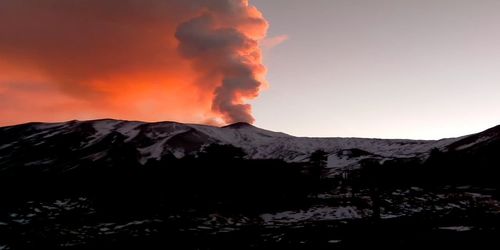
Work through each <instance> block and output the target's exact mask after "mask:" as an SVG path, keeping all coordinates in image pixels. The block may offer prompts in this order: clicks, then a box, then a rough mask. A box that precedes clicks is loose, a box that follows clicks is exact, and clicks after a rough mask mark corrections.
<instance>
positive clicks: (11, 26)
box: [0, 0, 500, 139]
mask: <svg viewBox="0 0 500 250" xmlns="http://www.w3.org/2000/svg"><path fill="white" fill-rule="evenodd" d="M498 13H500V1H497V0H308V1H304V0H250V2H249V3H247V1H246V0H211V1H204V0H182V1H181V0H147V1H145V0H130V1H127V2H123V1H120V0H106V1H103V0H74V1H64V0H43V1H40V0H25V1H19V0H2V1H0V126H2V125H11V124H16V123H22V122H28V121H63V120H72V119H97V118H104V117H110V118H117V119H128V120H145V121H161V120H175V121H180V122H192V123H206V124H213V125H223V124H227V123H231V122H236V121H246V122H254V121H255V125H257V126H259V127H263V128H266V129H270V130H276V131H282V132H286V133H290V134H293V135H300V136H342V137H381V138H414V139H437V138H443V137H453V136H460V135H465V134H469V133H474V132H479V131H481V130H483V129H486V128H488V127H491V126H495V125H498V124H500V15H499V14H498Z"/></svg>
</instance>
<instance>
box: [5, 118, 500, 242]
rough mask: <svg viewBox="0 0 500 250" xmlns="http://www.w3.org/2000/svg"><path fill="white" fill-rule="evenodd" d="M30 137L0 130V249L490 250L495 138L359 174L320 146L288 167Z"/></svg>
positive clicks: (225, 153) (496, 204)
mask: <svg viewBox="0 0 500 250" xmlns="http://www.w3.org/2000/svg"><path fill="white" fill-rule="evenodd" d="M23 126H24V127H23ZM30 126H32V125H21V126H18V127H10V128H8V129H0V249H2V250H4V249H207V250H208V249H359V248H393V249H417V248H418V249H421V248H432V247H442V248H446V249H453V248H474V249H496V248H498V246H499V245H500V192H499V190H500V189H499V185H500V182H499V181H498V180H499V177H500V170H499V168H500V165H499V162H500V161H499V158H500V157H499V156H498V155H499V154H498V152H500V146H499V145H500V144H499V140H497V138H498V133H497V132H498V131H497V130H498V129H497V130H488V131H486V132H487V133H486V134H487V135H489V137H488V138H489V139H490V140H489V141H488V143H483V142H484V141H485V140H484V139H481V138H485V134H484V133H483V134H482V135H481V136H478V135H473V136H470V137H467V138H465V139H462V140H455V141H453V142H451V144H450V145H448V146H447V148H445V149H438V148H435V149H432V150H431V152H429V153H428V154H427V155H423V156H422V155H417V156H414V157H407V158H385V159H381V158H380V156H378V155H370V154H369V153H368V152H366V151H363V150H359V149H350V150H349V154H350V156H349V157H359V161H357V163H356V165H355V166H351V167H347V168H337V169H335V168H333V169H332V168H331V167H330V166H329V159H330V158H331V155H332V154H335V152H326V151H324V150H323V149H318V150H316V151H313V152H311V153H310V155H309V156H308V157H307V158H306V160H302V161H297V162H287V161H284V160H282V159H270V158H269V157H267V158H268V159H252V158H250V157H248V155H247V152H246V150H243V149H241V148H239V147H236V146H233V145H228V144H220V143H215V142H214V141H209V143H207V144H206V145H204V146H203V147H201V148H200V149H199V150H198V149H196V150H195V151H196V152H195V153H192V154H185V155H183V156H182V157H178V156H175V155H174V154H170V155H168V154H163V155H162V156H161V157H157V158H156V159H148V160H147V161H141V160H140V159H141V156H140V152H139V151H138V150H137V149H136V148H137V147H138V146H137V145H142V144H144V143H147V142H144V141H143V140H139V141H135V142H134V141H132V142H126V141H125V140H123V139H120V138H121V137H120V135H119V134H113V133H111V134H109V135H107V136H104V137H103V139H100V140H98V141H96V143H95V144H92V146H85V147H81V148H80V146H79V145H83V144H88V140H87V139H82V137H81V135H82V134H83V135H85V136H88V131H86V130H85V129H77V130H75V131H76V132H73V133H67V134H61V135H60V136H58V137H54V138H51V137H50V136H47V134H43V133H42V134H40V132H39V131H36V133H34V135H38V136H40V138H45V139H44V140H42V139H40V138H37V137H36V136H33V135H30V133H33V132H30V130H29V129H30ZM50 134H53V132H50ZM16 138H24V139H22V140H20V139H16ZM30 138H35V139H36V140H29V139H30ZM47 138H48V139H47ZM478 138H479V139H478ZM202 139H203V138H202ZM202 139H200V137H196V136H194V137H193V136H192V135H190V136H188V137H187V138H183V139H182V140H180V141H176V143H180V144H182V147H192V145H193V143H194V142H196V143H195V144H197V145H198V144H199V140H202ZM90 140H95V138H91V139H90ZM13 141H15V143H13ZM193 141H194V142H193ZM478 141H480V142H481V143H480V144H478V145H474V146H470V145H472V144H473V143H474V142H478ZM9 145H14V146H9ZM276 150H277V149H276ZM287 152H288V151H287ZM338 152H339V153H338V154H345V150H340V151H338ZM289 153H290V154H293V152H289ZM90 156H92V157H90ZM337 156H338V155H337ZM368 156H370V157H368ZM329 157H330V158H329Z"/></svg>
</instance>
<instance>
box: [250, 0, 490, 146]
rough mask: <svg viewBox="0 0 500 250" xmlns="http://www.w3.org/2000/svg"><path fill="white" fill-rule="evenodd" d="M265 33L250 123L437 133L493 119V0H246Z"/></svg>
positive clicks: (347, 131) (353, 132) (457, 132)
mask: <svg viewBox="0 0 500 250" xmlns="http://www.w3.org/2000/svg"><path fill="white" fill-rule="evenodd" d="M252 3H254V4H255V5H256V6H257V7H258V8H259V9H260V10H261V11H262V12H263V13H264V16H265V17H266V18H267V20H268V21H269V23H270V30H269V33H268V37H275V36H287V37H288V39H287V40H286V41H285V42H283V43H282V44H280V45H279V46H276V47H274V48H273V49H271V50H268V51H264V63H265V65H266V66H267V67H268V69H269V72H268V76H267V79H268V81H269V83H270V87H269V89H267V90H266V91H264V92H262V94H261V96H260V97H259V98H258V99H256V100H255V101H254V102H253V104H254V114H255V116H256V117H258V119H257V123H256V124H257V125H258V126H261V127H265V128H269V129H273V130H281V131H286V132H290V133H291V134H294V135H302V136H347V137H350V136H354V137H382V138H414V139H437V138H443V137H454V136H461V135H465V134H470V133H475V132H479V131H482V130H484V129H487V128H489V127H492V126H495V125H499V124H500V15H499V14H498V13H500V1H496V0H311V1H301V0H271V1H269V0H254V1H252Z"/></svg>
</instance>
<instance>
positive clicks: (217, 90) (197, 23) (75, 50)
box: [0, 0, 268, 125]
mask: <svg viewBox="0 0 500 250" xmlns="http://www.w3.org/2000/svg"><path fill="white" fill-rule="evenodd" d="M267 27H268V24H267V22H266V21H265V20H264V18H263V17H262V14H261V13H260V12H259V11H258V10H257V9H256V8H255V7H253V6H251V5H249V4H248V1H246V0H211V1H205V0H147V1H144V0H129V1H121V0H107V1H102V0H74V1H65V0H44V1H39V0H23V1H18V0H4V1H1V2H0V117H1V118H0V125H5V124H12V123H19V122H25V121H32V120H43V121H54V120H68V119H91V118H101V117H114V118H120V119H134V120H147V121H154V120H178V121H183V122H206V121H218V122H220V123H230V122H236V121H246V122H252V121H253V117H252V115H251V107H250V106H248V104H245V102H246V101H247V100H249V99H253V98H255V97H257V96H258V94H259V91H260V89H261V87H262V86H264V85H265V81H264V75H265V68H264V66H263V65H262V60H261V50H260V47H259V41H260V40H261V39H263V38H264V36H265V34H266V31H267Z"/></svg>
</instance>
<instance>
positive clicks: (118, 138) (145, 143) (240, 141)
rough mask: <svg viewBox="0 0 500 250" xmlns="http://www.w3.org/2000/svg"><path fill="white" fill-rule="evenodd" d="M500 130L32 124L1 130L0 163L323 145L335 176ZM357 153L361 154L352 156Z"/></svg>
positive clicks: (284, 150)
mask: <svg viewBox="0 0 500 250" xmlns="http://www.w3.org/2000/svg"><path fill="white" fill-rule="evenodd" d="M498 128H499V127H498V126H497V127H494V128H491V129H488V130H485V131H483V132H480V133H477V134H472V135H468V136H463V137H457V138H447V139H441V140H405V139H371V138H345V137H329V138H317V137H296V136H292V135H288V134H285V133H281V132H274V131H270V130H265V129H262V128H258V127H255V126H253V125H250V124H248V123H235V124H231V125H228V126H223V127H215V126H209V125H199V124H184V123H179V122H173V121H166V122H154V123H148V122H140V121H125V120H115V119H99V120H88V121H77V120H72V121H68V122H59V123H40V122H31V123H25V124H19V125H14V126H6V127H0V166H3V167H2V168H5V166H11V167H14V166H26V165H42V166H45V165H47V166H45V167H49V165H50V164H54V163H58V164H67V163H64V162H63V160H61V159H58V158H57V156H56V155H54V154H61V153H62V152H65V153H66V154H68V155H72V157H74V159H72V162H74V164H77V162H78V161H79V160H82V159H83V160H90V161H100V160H103V159H106V157H108V156H109V153H108V151H109V150H110V149H109V148H112V147H123V148H129V149H130V150H131V151H133V152H135V153H134V154H135V155H136V156H137V161H138V162H139V163H140V164H142V165H144V164H146V163H147V162H148V161H151V160H153V161H160V160H162V159H163V158H164V157H171V156H174V157H176V158H183V157H185V156H188V155H193V156H196V155H197V154H198V153H200V152H201V151H202V150H203V148H204V147H206V146H207V145H209V144H229V145H232V146H235V147H239V148H242V149H243V150H244V151H245V153H246V154H247V157H248V158H249V159H280V160H284V161H286V162H305V161H308V159H309V156H310V154H311V153H312V152H314V151H316V150H322V151H325V152H326V154H327V156H328V164H327V165H328V169H329V171H330V173H331V174H334V173H335V172H338V171H339V170H344V169H346V168H356V167H359V165H360V162H361V161H363V160H366V159H374V160H378V161H380V162H384V161H386V160H393V159H407V158H415V159H420V160H421V161H423V160H425V159H426V158H428V156H429V154H430V152H431V150H433V149H438V150H440V151H450V150H461V149H466V148H470V147H473V146H474V145H476V144H477V145H482V144H484V143H485V142H486V141H488V140H490V139H491V140H499V139H500V130H499V129H498ZM478 138H479V139H478ZM481 138H482V139H481ZM54 150H55V151H54ZM57 150H59V151H61V152H57ZM354 151H358V152H366V153H365V154H354V153H352V152H354ZM350 152H351V153H350ZM70 165H71V164H70Z"/></svg>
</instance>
